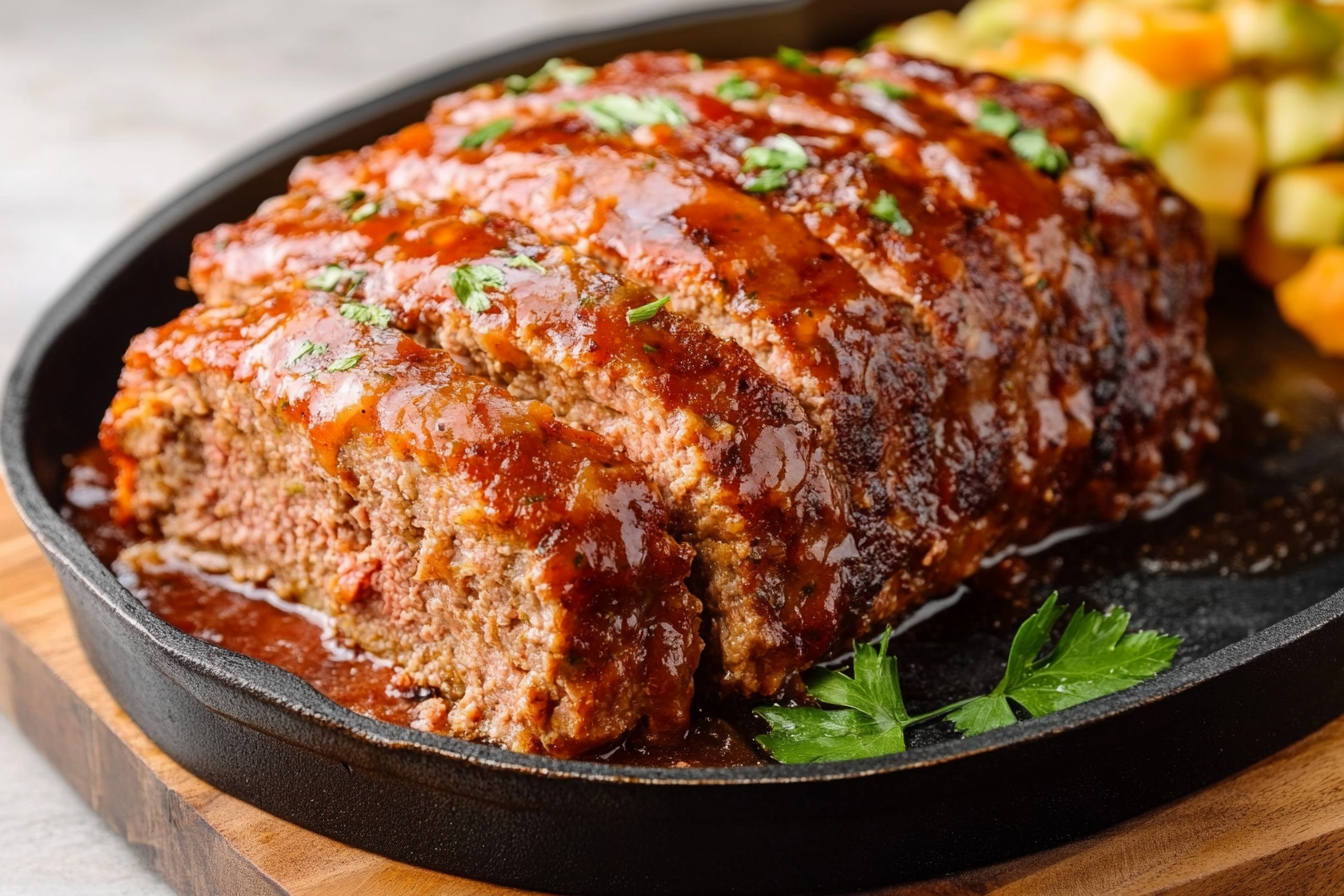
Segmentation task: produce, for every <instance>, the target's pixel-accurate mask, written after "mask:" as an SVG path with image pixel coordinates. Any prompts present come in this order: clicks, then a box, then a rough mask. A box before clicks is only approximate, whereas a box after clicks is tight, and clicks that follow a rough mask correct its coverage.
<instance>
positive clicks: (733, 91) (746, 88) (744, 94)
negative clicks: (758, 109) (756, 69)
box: [714, 72, 761, 103]
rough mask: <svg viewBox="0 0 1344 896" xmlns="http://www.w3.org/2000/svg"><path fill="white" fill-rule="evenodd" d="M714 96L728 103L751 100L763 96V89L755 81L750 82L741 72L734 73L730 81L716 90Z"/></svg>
mask: <svg viewBox="0 0 1344 896" xmlns="http://www.w3.org/2000/svg"><path fill="white" fill-rule="evenodd" d="M714 94H715V95H716V96H717V97H718V98H719V99H721V100H723V101H724V102H726V103H731V102H732V101H733V100H750V99H755V98H756V97H758V96H760V95H761V87H760V85H759V84H757V83H756V82H755V81H748V80H747V79H746V78H744V77H742V73H741V72H733V74H732V75H731V76H729V78H728V80H726V81H724V82H723V83H722V84H720V85H719V86H718V87H716V88H714Z"/></svg>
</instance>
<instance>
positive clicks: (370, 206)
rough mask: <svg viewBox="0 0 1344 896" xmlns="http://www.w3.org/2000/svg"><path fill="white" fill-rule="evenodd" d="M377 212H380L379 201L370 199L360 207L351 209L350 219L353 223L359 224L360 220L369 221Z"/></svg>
mask: <svg viewBox="0 0 1344 896" xmlns="http://www.w3.org/2000/svg"><path fill="white" fill-rule="evenodd" d="M376 214H378V203H377V202H375V201H374V200H372V199H370V200H369V201H368V202H366V203H364V204H363V205H361V206H359V208H356V209H352V210H351V211H350V221H351V223H353V224H358V223H359V222H360V221H367V220H368V219H369V218H372V217H373V216H374V215H376Z"/></svg>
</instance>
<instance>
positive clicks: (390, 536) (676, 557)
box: [101, 290, 700, 756]
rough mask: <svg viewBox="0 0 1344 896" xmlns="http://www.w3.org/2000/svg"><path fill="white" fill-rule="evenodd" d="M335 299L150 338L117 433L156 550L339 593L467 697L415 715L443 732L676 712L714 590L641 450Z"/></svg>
mask: <svg viewBox="0 0 1344 896" xmlns="http://www.w3.org/2000/svg"><path fill="white" fill-rule="evenodd" d="M338 306H339V300H338V299H337V298H336V297H335V296H331V295H328V294H324V293H318V294H309V293H307V292H306V291H303V290H299V291H291V292H286V293H277V294H276V295H275V296H273V297H272V298H270V299H268V300H266V301H264V302H262V303H260V304H257V305H254V306H250V307H248V306H223V307H215V308H206V307H203V306H197V307H195V308H192V309H189V310H188V311H186V312H184V313H183V315H182V316H181V317H180V318H179V319H178V320H176V321H174V322H173V323H170V324H168V325H166V326H164V327H160V328H158V329H155V330H150V331H148V332H147V333H145V334H143V335H142V336H140V337H138V338H137V339H136V340H135V342H134V343H133V344H132V346H131V348H130V350H129V352H128V354H127V355H126V367H125V370H124V373H123V375H122V380H121V387H120V391H119V392H118V394H117V396H116V398H115V400H114V402H113V404H112V406H111V408H110V409H109V411H108V413H107V416H106V418H105V420H104V423H103V428H102V434H101V437H102V443H103V445H104V447H105V448H106V450H107V451H108V452H109V454H110V455H111V457H112V459H113V461H114V463H115V464H116V466H117V467H118V469H119V476H118V495H117V502H118V507H119V508H120V510H121V511H122V512H123V513H124V514H125V515H127V516H129V517H130V518H133V519H134V520H136V521H138V522H139V523H140V524H141V525H142V526H143V527H144V528H145V530H146V531H147V533H149V534H151V535H153V536H156V537H158V538H159V539H161V541H159V542H158V544H157V545H156V546H155V550H154V551H153V552H152V553H157V554H158V555H159V557H161V558H172V557H186V558H187V559H189V560H191V561H193V562H195V563H197V564H199V565H201V566H204V567H205V568H207V569H214V570H217V571H228V572H231V573H232V574H233V575H234V576H236V577H238V578H240V579H245V580H248V581H254V582H259V583H264V584H267V585H269V586H270V587H272V588H274V589H275V590H276V591H278V592H280V593H281V594H282V595H285V596H288V597H291V598H294V599H297V600H300V601H302V602H304V603H306V604H309V605H311V606H315V607H318V608H320V609H322V610H324V611H326V612H327V613H329V614H330V615H331V616H332V617H333V618H334V619H335V620H336V625H337V626H338V628H339V630H340V631H342V632H344V633H345V634H346V635H348V636H349V637H351V638H352V639H354V640H355V641H356V642H358V643H359V644H361V645H363V646H364V647H366V648H368V649H369V650H371V651H372V652H374V653H376V654H378V655H381V656H384V657H387V658H389V659H391V660H393V661H395V662H396V663H398V664H399V665H401V666H402V667H404V669H405V670H406V675H407V677H408V678H409V679H410V680H411V681H413V682H415V683H416V684H419V685H424V686H431V687H434V688H438V689H439V690H440V691H441V692H442V694H443V696H444V697H445V698H447V700H448V701H451V709H450V710H448V711H447V712H446V713H445V712H443V710H445V709H447V706H446V704H445V702H444V701H431V702H430V703H429V704H427V709H428V710H430V711H428V712H427V713H426V715H425V718H424V720H423V721H424V722H425V723H426V724H427V725H429V726H431V727H434V728H437V729H438V730H442V731H444V732H446V733H450V734H453V735H456V736H460V737H465V738H471V739H476V740H487V741H493V742H495V743H498V744H501V745H503V746H506V747H509V748H511V749H514V750H521V751H533V752H537V751H545V752H549V753H552V754H555V755H558V756H572V755H575V754H578V753H582V752H583V751H585V750H588V749H590V748H592V747H594V746H597V745H600V744H603V743H606V742H609V741H611V740H613V739H614V738H617V737H619V736H621V735H622V734H624V733H625V732H627V731H629V730H631V729H632V728H635V727H636V726H637V725H639V724H640V723H641V722H642V721H646V722H647V726H648V728H649V729H650V730H651V731H652V732H653V733H654V734H655V735H656V734H659V733H664V734H665V733H668V732H679V731H681V730H682V729H684V727H685V725H686V722H687V712H688V706H689V702H690V698H691V692H692V680H691V676H692V672H693V670H694V669H695V666H696V663H697V660H698V656H699V653H700V640H699V636H698V633H697V630H698V614H699V610H700V604H699V601H698V600H697V599H696V598H694V597H693V596H692V595H691V594H689V593H688V592H687V590H686V588H685V586H684V585H683V580H684V579H685V578H686V576H687V574H688V571H689V566H690V551H689V549H686V548H683V547H681V546H679V545H677V544H676V543H675V542H674V541H673V540H672V539H671V538H669V537H668V535H667V533H666V528H667V517H666V511H665V509H664V507H663V505H662V502H661V500H660V499H659V497H658V496H657V494H656V493H655V491H654V490H653V489H651V488H650V486H649V485H648V484H647V482H646V480H645V478H644V476H643V474H642V472H641V471H640V470H639V469H638V468H637V467H635V466H633V465H632V464H631V463H629V462H628V461H625V460H623V459H621V458H619V457H617V456H616V455H615V454H614V453H613V451H612V450H611V449H610V448H609V447H608V445H607V444H606V443H605V442H603V441H602V440H601V439H600V438H598V437H597V436H593V435H589V434H586V433H583V432H579V431H577V430H575V429H573V428H571V427H569V426H567V425H565V424H562V423H559V422H557V421H556V420H555V419H554V416H553V414H552V412H551V411H550V410H549V409H548V408H546V407H545V406H544V405H540V404H537V403H533V402H526V401H518V400H516V399H514V398H512V397H511V396H509V395H508V394H507V393H506V392H504V391H503V390H501V389H499V388H498V387H496V386H493V385H491V384H489V383H487V382H486V381H484V380H482V379H480V378H477V377H473V376H470V375H467V374H466V373H465V372H464V371H463V370H462V369H461V368H460V366H459V365H458V364H457V363H456V362H455V361H453V360H452V359H451V357H450V356H449V355H448V354H447V353H446V352H443V351H435V350H430V349H426V348H424V347H422V346H420V345H418V344H416V343H415V342H414V341H413V340H412V339H410V338H409V337H407V336H405V335H404V334H402V333H400V332H398V331H396V330H393V329H385V328H380V327H378V326H376V325H371V324H368V323H360V322H357V321H352V320H350V319H347V318H346V317H343V316H342V315H341V314H340V312H339V310H338ZM132 551H133V552H134V553H133V554H132V555H130V556H127V558H126V559H127V560H131V561H134V560H136V559H140V560H143V559H144V558H145V555H146V553H147V552H146V551H145V550H144V549H143V548H141V549H139V551H138V552H135V549H132ZM436 709H437V710H438V711H437V712H435V711H433V710H436Z"/></svg>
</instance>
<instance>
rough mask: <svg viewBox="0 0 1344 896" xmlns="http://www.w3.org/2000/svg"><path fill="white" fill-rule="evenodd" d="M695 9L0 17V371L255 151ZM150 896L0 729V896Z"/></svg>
mask: <svg viewBox="0 0 1344 896" xmlns="http://www.w3.org/2000/svg"><path fill="white" fill-rule="evenodd" d="M737 2H741V0H737ZM713 5H715V2H714V0H624V2H617V0H472V2H464V0H440V2H431V0H272V2H267V0H216V2H209V3H207V2H201V0H27V2H19V0H0V315H3V317H2V320H3V323H2V324H0V368H2V369H5V370H7V369H8V367H9V364H10V362H11V361H12V359H13V357H14V354H15V352H16V351H17V350H18V348H19V346H20V345H21V344H22V341H23V338H24V334H25V333H26V332H27V331H28V329H29V327H30V326H31V325H32V323H33V322H34V321H35V320H37V318H38V317H39V315H41V314H42V312H43V309H44V308H45V307H46V305H47V304H48V303H49V302H50V301H51V300H52V299H53V298H55V296H56V295H57V294H58V293H59V292H60V291H61V290H62V288H64V287H65V286H66V285H67V284H68V283H69V282H70V281H71V280H72V279H73V278H75V277H77V276H78V274H79V272H80V270H81V269H82V268H84V267H85V266H86V265H87V264H88V263H89V262H91V261H92V260H93V259H94V258H95V257H96V256H97V255H98V254H99V253H100V252H101V250H102V249H103V248H104V247H106V246H107V245H108V244H109V243H110V242H111V241H112V240H114V239H115V238H116V237H117V236H118V235H119V234H121V233H123V232H125V231H126V230H127V229H128V228H129V227H131V226H132V225H133V224H134V223H135V222H136V221H137V220H138V219H139V218H140V217H141V216H143V215H144V214H146V213H147V212H148V211H149V210H150V209H151V208H153V207H154V206H155V205H156V204H158V203H160V202H162V201H163V200H165V199H167V198H169V197H171V196H172V195H173V194H174V193H176V192H178V191H180V190H181V189H182V188H183V187H185V186H186V185H188V184H189V183H191V182H192V181H194V180H196V179H197V178H199V177H201V176H203V175H205V174H206V173H208V172H209V171H210V170H211V169H212V168H214V167H215V166H217V165H219V164H220V163H221V162H223V161H225V160H226V159H229V158H232V157H234V156H236V155H237V154H238V153H240V152H242V151H244V150H246V149H247V148H248V147H250V146H253V145H256V144H258V143H260V142H262V141H264V140H265V139H266V138H267V137H268V136H272V135H276V134H279V133H282V132H284V131H285V130H287V129H288V128H290V127H292V126H294V125H296V124H298V123H301V122H303V121H304V120H307V119H310V118H312V117H314V116H316V115H318V114H320V113H321V112H323V111H324V110H329V109H334V108H337V107H339V106H341V105H344V104H347V103H349V102H350V101H352V100H354V99H358V98H360V97H364V96H368V95H372V94H374V93H377V92H380V90H381V89H382V88H385V87H389V86H392V85H395V84H396V83H397V82H399V81H403V80H407V79H409V78H410V77H412V76H414V75H416V74H418V73H422V72H426V71H429V70H431V69H433V68H436V67H439V66H441V65H443V64H446V63H449V62H451V61H453V60H454V59H465V58H467V57H471V56H476V55H480V54H483V53H486V52H488V51H489V50H490V49H492V48H502V47H505V46H507V45H509V44H510V43H515V42H517V41H519V40H522V39H529V38H535V37H539V36H544V35H547V34H552V33H556V32H559V31H567V30H578V29H581V28H588V27H597V26H602V25H605V24H608V23H612V22H616V21H629V20H632V19H638V18H643V17H647V16H651V15H656V14H660V13H668V12H674V11H680V10H684V9H688V8H692V7H697V6H699V7H707V6H713ZM185 261H186V260H185V259H183V265H184V269H185ZM170 892H171V891H170V890H169V889H168V887H167V886H166V885H165V884H164V883H163V882H162V880H160V879H159V878H158V877H157V876H156V875H155V874H154V873H153V872H151V871H149V870H147V869H146V868H145V866H144V865H142V864H141V863H140V862H139V860H138V859H137V858H136V856H135V855H134V854H133V853H132V852H131V851H130V849H129V847H127V846H126V845H125V844H124V843H122V842H121V841H120V840H119V839H118V838H117V837H116V836H114V835H113V834H112V833H111V832H110V831H109V830H108V829H107V828H106V827H105V826H104V825H103V823H102V821H101V820H100V819H99V818H98V817H97V816H96V815H94V813H93V812H92V811H91V810H90V809H89V808H88V807H86V806H85V805H84V804H83V803H82V802H81V801H80V800H79V798H78V797H76V796H75V795H74V793H73V792H72V791H71V790H70V789H69V788H68V787H67V786H66V785H65V783H64V782H63V781H62V780H61V778H60V777H59V776H58V775H57V774H56V773H55V772H54V771H53V770H52V769H51V768H50V766H48V765H47V764H46V762H45V761H44V760H43V759H42V757H41V756H40V755H38V754H37V753H36V751H34V750H33V748H32V747H31V746H29V744H28V743H27V741H25V740H24V739H23V736H22V735H21V734H20V733H19V732H18V731H17V730H16V729H15V728H14V726H13V725H12V724H11V723H10V722H9V720H8V719H6V718H5V717H4V716H2V715H0V896H17V894H25V896H27V894H42V896H58V894H59V896H65V894H93V893H97V894H110V896H121V894H126V896H131V894H135V896H158V894H167V893H170ZM222 896H226V894H222Z"/></svg>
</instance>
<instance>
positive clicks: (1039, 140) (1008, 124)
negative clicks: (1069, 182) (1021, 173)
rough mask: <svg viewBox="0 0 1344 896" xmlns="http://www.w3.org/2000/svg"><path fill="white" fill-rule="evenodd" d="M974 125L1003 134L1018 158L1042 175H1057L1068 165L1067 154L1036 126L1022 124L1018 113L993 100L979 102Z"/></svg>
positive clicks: (999, 134) (999, 135) (991, 132)
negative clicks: (1029, 126)
mask: <svg viewBox="0 0 1344 896" xmlns="http://www.w3.org/2000/svg"><path fill="white" fill-rule="evenodd" d="M975 126H976V127H977V128H979V129H980V130H982V131H985V132H986V133H990V134H994V135H995V136H998V137H1003V138H1004V139H1005V140H1007V141H1008V145H1009V147H1011V148H1012V150H1013V152H1014V153H1015V154H1016V155H1017V157H1018V158H1019V159H1021V160H1022V161H1024V162H1026V163H1027V164H1028V165H1030V166H1031V167H1033V168H1035V169H1036V170H1037V171H1040V172H1041V173H1043V174H1048V175H1050V176H1051V177H1056V176H1058V175H1060V174H1062V173H1063V172H1064V169H1066V168H1068V167H1069V154H1068V153H1067V152H1065V151H1064V148H1063V147H1062V146H1060V145H1059V144H1057V143H1051V142H1050V138H1049V137H1047V136H1046V135H1045V132H1044V131H1042V130H1040V129H1039V128H1024V127H1022V119H1021V118H1018V116H1017V113H1015V112H1013V111H1012V110H1010V109H1005V108H1004V107H1003V106H1001V105H999V104H998V103H996V102H994V101H993V100H982V101H981V102H980V117H979V118H977V119H976V121H975Z"/></svg>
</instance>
